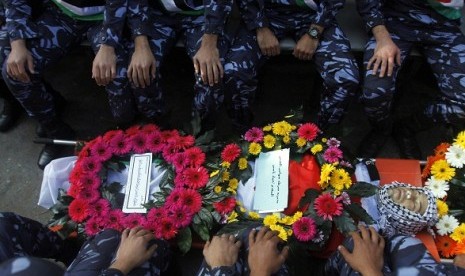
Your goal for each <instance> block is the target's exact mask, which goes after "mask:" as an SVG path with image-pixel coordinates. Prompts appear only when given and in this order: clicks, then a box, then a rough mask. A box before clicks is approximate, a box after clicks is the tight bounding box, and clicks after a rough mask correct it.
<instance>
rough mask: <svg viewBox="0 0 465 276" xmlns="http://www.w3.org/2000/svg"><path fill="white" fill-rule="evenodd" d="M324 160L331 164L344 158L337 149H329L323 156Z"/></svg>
mask: <svg viewBox="0 0 465 276" xmlns="http://www.w3.org/2000/svg"><path fill="white" fill-rule="evenodd" d="M323 158H324V159H325V160H326V162H329V163H335V162H338V161H339V159H340V158H342V151H341V150H340V149H339V148H336V147H329V148H328V149H327V150H326V151H325V153H324V154H323Z"/></svg>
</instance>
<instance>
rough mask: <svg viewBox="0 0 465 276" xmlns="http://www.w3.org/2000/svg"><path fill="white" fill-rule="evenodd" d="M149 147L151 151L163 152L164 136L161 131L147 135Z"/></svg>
mask: <svg viewBox="0 0 465 276" xmlns="http://www.w3.org/2000/svg"><path fill="white" fill-rule="evenodd" d="M146 142H147V148H148V149H149V150H150V151H151V152H155V153H156V152H161V151H162V150H163V146H164V144H163V137H161V134H160V132H153V133H150V134H148V135H147V141H146Z"/></svg>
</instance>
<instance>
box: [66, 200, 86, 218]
mask: <svg viewBox="0 0 465 276" xmlns="http://www.w3.org/2000/svg"><path fill="white" fill-rule="evenodd" d="M68 213H69V216H70V217H71V219H72V220H74V221H75V222H83V221H84V220H85V219H86V218H87V217H88V216H89V203H88V202H87V201H85V200H83V199H78V198H76V199H75V200H73V201H71V204H69V208H68Z"/></svg>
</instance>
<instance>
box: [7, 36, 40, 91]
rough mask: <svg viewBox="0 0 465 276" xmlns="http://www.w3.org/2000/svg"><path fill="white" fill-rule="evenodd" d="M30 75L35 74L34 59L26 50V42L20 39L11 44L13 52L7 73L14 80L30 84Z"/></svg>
mask: <svg viewBox="0 0 465 276" xmlns="http://www.w3.org/2000/svg"><path fill="white" fill-rule="evenodd" d="M26 66H27V69H28V70H29V73H32V74H34V73H35V71H34V59H33V58H32V55H31V52H30V51H29V50H28V49H27V48H26V41H24V40H22V39H19V40H14V41H12V42H11V52H10V54H9V55H8V58H7V60H6V72H7V74H8V76H10V77H11V78H12V79H14V80H18V81H20V82H24V83H29V82H30V81H31V79H30V78H29V74H28V72H27V71H26Z"/></svg>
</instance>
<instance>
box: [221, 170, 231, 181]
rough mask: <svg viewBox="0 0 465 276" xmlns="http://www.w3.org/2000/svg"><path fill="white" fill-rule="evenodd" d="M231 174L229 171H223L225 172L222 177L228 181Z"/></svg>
mask: <svg viewBox="0 0 465 276" xmlns="http://www.w3.org/2000/svg"><path fill="white" fill-rule="evenodd" d="M230 176H231V175H230V174H229V172H223V174H222V175H221V179H222V180H223V182H224V181H228V180H229V177H230Z"/></svg>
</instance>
